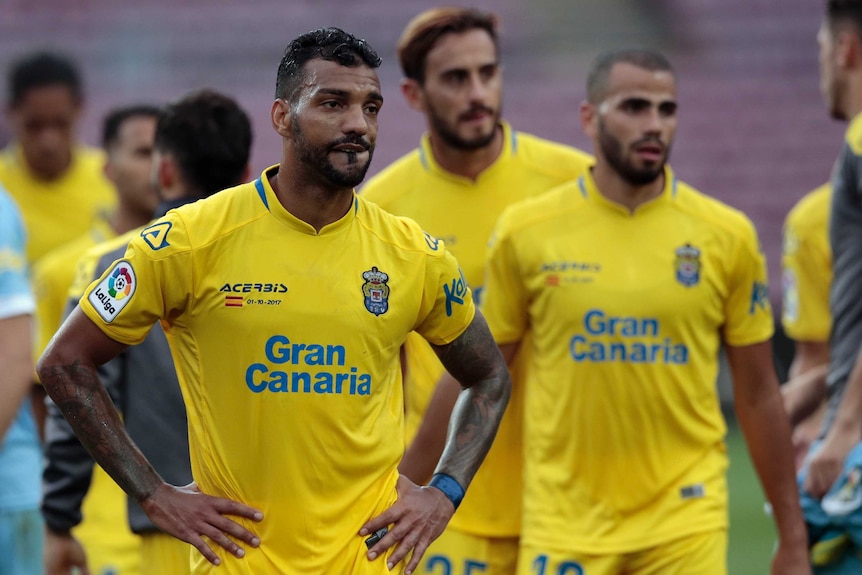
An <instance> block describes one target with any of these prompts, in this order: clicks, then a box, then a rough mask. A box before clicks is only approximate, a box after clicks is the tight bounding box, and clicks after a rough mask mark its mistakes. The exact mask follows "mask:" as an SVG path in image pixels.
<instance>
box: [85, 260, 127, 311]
mask: <svg viewBox="0 0 862 575" xmlns="http://www.w3.org/2000/svg"><path fill="white" fill-rule="evenodd" d="M137 285H138V280H137V278H136V277H135V270H134V268H132V264H130V263H129V262H127V261H126V260H120V261H118V262H117V263H115V264H114V267H112V268H111V269H110V270H109V271H108V273H107V275H105V276H104V277H103V278H102V281H100V282H99V283H98V284H97V285H96V287H95V288H93V290H92V291H91V292H90V295H89V296H87V301H89V302H90V304H91V305H92V306H93V309H95V310H96V311H97V312H98V313H99V316H100V317H101V318H102V319H103V320H105V323H111V322H112V321H114V319H115V318H116V317H117V315H118V314H119V313H120V312H121V311H122V310H123V308H124V307H126V304H128V303H129V301H131V299H132V296H133V295H135V288H136V287H137Z"/></svg>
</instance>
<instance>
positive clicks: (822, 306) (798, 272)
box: [781, 184, 832, 341]
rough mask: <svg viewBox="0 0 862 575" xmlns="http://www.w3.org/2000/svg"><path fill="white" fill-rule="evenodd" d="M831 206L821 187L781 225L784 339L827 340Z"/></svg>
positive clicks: (827, 192) (824, 187)
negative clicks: (786, 336)
mask: <svg viewBox="0 0 862 575" xmlns="http://www.w3.org/2000/svg"><path fill="white" fill-rule="evenodd" d="M831 204H832V187H831V186H830V185H829V184H823V185H822V186H820V187H819V188H816V189H815V190H813V191H811V192H809V193H808V194H806V195H805V197H803V198H802V199H801V200H799V202H798V203H797V204H796V205H795V206H794V207H793V209H792V210H791V211H790V213H789V214H788V215H787V220H786V221H785V223H784V246H783V250H782V254H781V267H782V278H781V279H782V291H783V294H784V298H783V301H782V314H781V322H782V325H783V326H784V331H785V332H787V335H788V336H789V337H790V338H792V339H794V340H796V341H828V340H829V331H830V329H831V328H832V315H831V314H830V313H829V284H830V283H831V282H832V248H831V247H830V245H829V210H830V207H831Z"/></svg>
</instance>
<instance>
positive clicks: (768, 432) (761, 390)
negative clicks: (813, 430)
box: [726, 341, 811, 575]
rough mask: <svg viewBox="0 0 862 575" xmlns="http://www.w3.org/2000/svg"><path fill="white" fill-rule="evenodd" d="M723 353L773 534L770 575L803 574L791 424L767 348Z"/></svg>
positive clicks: (804, 544)
mask: <svg viewBox="0 0 862 575" xmlns="http://www.w3.org/2000/svg"><path fill="white" fill-rule="evenodd" d="M726 351H727V359H728V361H729V362H730V368H731V371H732V373H733V393H734V407H735V408H736V416H737V419H738V421H739V425H740V427H741V428H742V432H743V435H744V436H745V442H746V444H747V445H748V452H749V454H750V455H751V460H752V462H753V463H754V468H755V469H756V470H757V475H758V477H759V478H760V483H761V485H763V490H764V492H765V493H766V497H767V499H769V502H770V504H771V505H772V510H773V514H774V516H775V525H776V528H777V529H778V538H779V539H778V547H777V549H776V551H775V555H774V556H773V559H772V570H771V573H773V575H788V574H799V575H803V574H805V575H808V574H810V573H811V568H810V565H809V563H808V534H807V531H806V528H805V522H804V521H803V519H802V510H801V509H800V507H799V494H798V491H797V489H796V477H795V473H794V467H793V450H792V448H791V444H790V425H789V423H788V420H787V415H786V414H785V412H784V407H783V405H782V401H781V395H780V393H779V390H778V376H777V375H776V374H775V369H774V367H773V364H772V344H771V342H769V341H766V342H762V343H757V344H753V345H746V346H739V347H737V346H727V347H726Z"/></svg>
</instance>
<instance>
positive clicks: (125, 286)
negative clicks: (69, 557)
mask: <svg viewBox="0 0 862 575" xmlns="http://www.w3.org/2000/svg"><path fill="white" fill-rule="evenodd" d="M276 168H277V167H274V168H270V170H275V169H276ZM267 173H270V171H269V170H268V171H267V172H265V174H264V177H263V179H262V181H261V180H257V181H255V182H252V183H249V184H244V185H242V186H238V187H236V188H232V189H229V190H225V191H223V192H220V193H218V194H215V195H214V196H212V197H210V198H207V199H205V200H200V201H198V202H195V203H194V204H189V205H186V206H183V207H181V208H179V209H177V210H174V211H172V212H170V213H169V214H168V215H167V216H165V217H164V218H163V219H161V220H159V221H157V222H156V223H154V224H153V225H151V226H149V227H148V228H145V229H144V230H143V231H142V232H141V233H140V235H139V236H138V237H136V238H135V239H133V240H132V242H131V243H130V244H129V248H128V250H127V252H126V255H125V258H124V260H121V261H120V262H118V263H116V264H114V266H113V267H111V268H109V269H108V270H107V271H106V272H105V274H104V275H103V276H102V278H101V279H99V280H96V281H95V282H94V283H93V284H92V285H91V286H90V287H89V288H88V290H87V292H86V293H85V295H84V297H83V298H82V299H81V306H82V309H83V310H84V312H85V313H86V314H87V315H88V316H89V317H90V318H91V319H92V320H93V321H94V322H95V323H96V324H97V325H98V326H99V327H100V328H101V329H102V330H103V331H104V332H105V333H106V334H107V335H108V336H110V337H112V338H113V339H115V340H117V341H120V342H123V343H128V344H135V343H138V342H140V341H141V340H142V339H143V338H144V337H145V336H146V334H147V333H148V332H149V329H150V327H151V325H152V323H153V322H155V321H156V320H158V319H159V318H161V319H162V325H163V327H164V328H165V332H166V334H167V336H168V342H169V344H170V345H171V349H172V353H173V356H174V361H175V363H176V366H177V374H178V376H179V381H180V386H181V388H182V392H183V397H184V399H185V403H186V409H187V411H188V418H189V445H190V455H191V463H192V473H193V476H194V478H195V481H196V482H197V484H198V485H199V486H200V488H201V489H202V490H203V491H204V492H206V493H210V494H213V495H217V496H222V497H228V498H231V499H237V500H240V501H243V502H245V503H247V504H249V505H252V506H254V507H256V508H258V509H260V510H261V511H262V512H263V514H264V520H263V522H261V523H259V524H253V523H251V522H245V521H243V523H244V524H246V525H247V526H248V527H249V528H250V529H251V530H253V531H254V532H256V533H257V534H258V535H259V536H260V539H261V541H262V544H261V547H260V548H257V549H248V554H247V555H246V557H245V558H243V559H236V558H235V557H231V556H227V555H226V554H225V553H224V552H221V551H217V553H220V556H221V558H222V561H223V564H222V566H221V567H219V568H218V571H217V573H220V574H222V575H231V574H234V573H310V574H314V573H321V574H322V573H356V574H360V575H361V574H365V573H368V574H371V573H386V572H387V569H386V565H385V563H384V562H382V561H375V562H369V561H368V560H367V558H366V553H367V549H366V547H365V543H364V540H363V538H362V537H360V536H359V535H358V532H359V529H360V527H361V526H362V525H363V524H364V523H365V522H366V521H367V520H368V519H370V518H371V517H372V516H375V515H377V514H379V513H380V512H382V511H383V510H384V509H385V508H386V507H388V506H389V505H391V504H392V503H393V502H394V500H395V497H396V494H395V482H396V480H397V478H398V473H397V465H398V462H399V460H400V458H401V455H402V453H403V450H404V442H403V411H404V410H403V395H402V384H401V370H400V361H399V350H400V347H401V345H402V344H403V342H404V339H405V337H406V335H407V333H408V332H410V331H411V330H416V331H418V332H420V333H422V334H423V335H424V336H425V337H427V338H428V339H429V340H430V341H433V342H435V343H436V344H440V345H444V344H446V343H449V342H451V341H452V340H454V339H455V338H457V337H458V336H459V335H460V334H461V333H462V332H463V331H464V330H465V329H466V328H467V326H468V325H469V323H470V321H472V319H473V315H474V312H475V309H474V306H473V303H472V299H471V294H470V291H469V289H468V288H467V287H466V282H464V280H463V276H462V275H461V273H460V271H459V269H458V266H457V262H456V261H455V259H454V257H453V256H452V255H451V254H449V253H448V252H447V251H446V249H445V247H444V245H443V243H442V242H439V241H437V240H435V239H434V238H432V237H430V236H428V235H427V234H424V233H423V232H422V230H421V229H420V228H419V226H418V225H417V224H416V223H415V222H413V221H411V220H407V219H404V218H396V217H394V216H392V215H390V214H388V213H386V212H384V211H383V210H381V209H379V208H378V207H377V206H376V205H374V204H372V203H369V202H367V201H365V200H363V199H362V198H359V197H356V198H355V199H354V203H353V206H352V207H351V208H350V210H349V211H348V213H347V214H346V215H345V216H344V217H342V218H341V219H339V220H338V221H336V222H334V223H332V224H330V225H328V226H326V227H325V228H323V229H322V230H321V231H320V232H319V233H315V231H314V229H313V228H312V227H311V226H309V225H308V224H306V223H305V222H302V221H300V220H298V219H297V218H295V217H294V216H292V215H291V214H290V213H289V212H287V211H286V210H285V209H284V208H283V207H282V205H281V204H280V203H279V201H278V199H277V198H276V196H275V193H274V192H273V190H272V188H271V187H270V185H269V182H268V179H267V177H266V174H267ZM258 188H259V190H258ZM384 273H385V274H387V275H386V276H383V275H382V274H384ZM213 569H214V568H212V567H211V566H209V564H208V563H206V561H205V560H204V559H203V558H202V557H201V558H196V560H195V563H194V568H193V573H210V572H211V571H212V570H213Z"/></svg>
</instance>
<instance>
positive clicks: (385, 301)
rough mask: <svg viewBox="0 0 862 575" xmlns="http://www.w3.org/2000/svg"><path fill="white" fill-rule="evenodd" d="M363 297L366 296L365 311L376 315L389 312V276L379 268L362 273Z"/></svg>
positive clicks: (374, 267) (373, 267)
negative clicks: (363, 281)
mask: <svg viewBox="0 0 862 575" xmlns="http://www.w3.org/2000/svg"><path fill="white" fill-rule="evenodd" d="M362 279H364V280H365V283H364V284H362V295H364V296H365V309H367V310H368V311H370V312H371V313H373V314H374V315H382V314H384V313H386V312H387V311H388V310H389V291H390V290H389V283H388V282H389V274H387V273H385V272H382V271H380V270H379V269H377V266H372V268H371V269H370V270H368V271H366V272H362Z"/></svg>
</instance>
